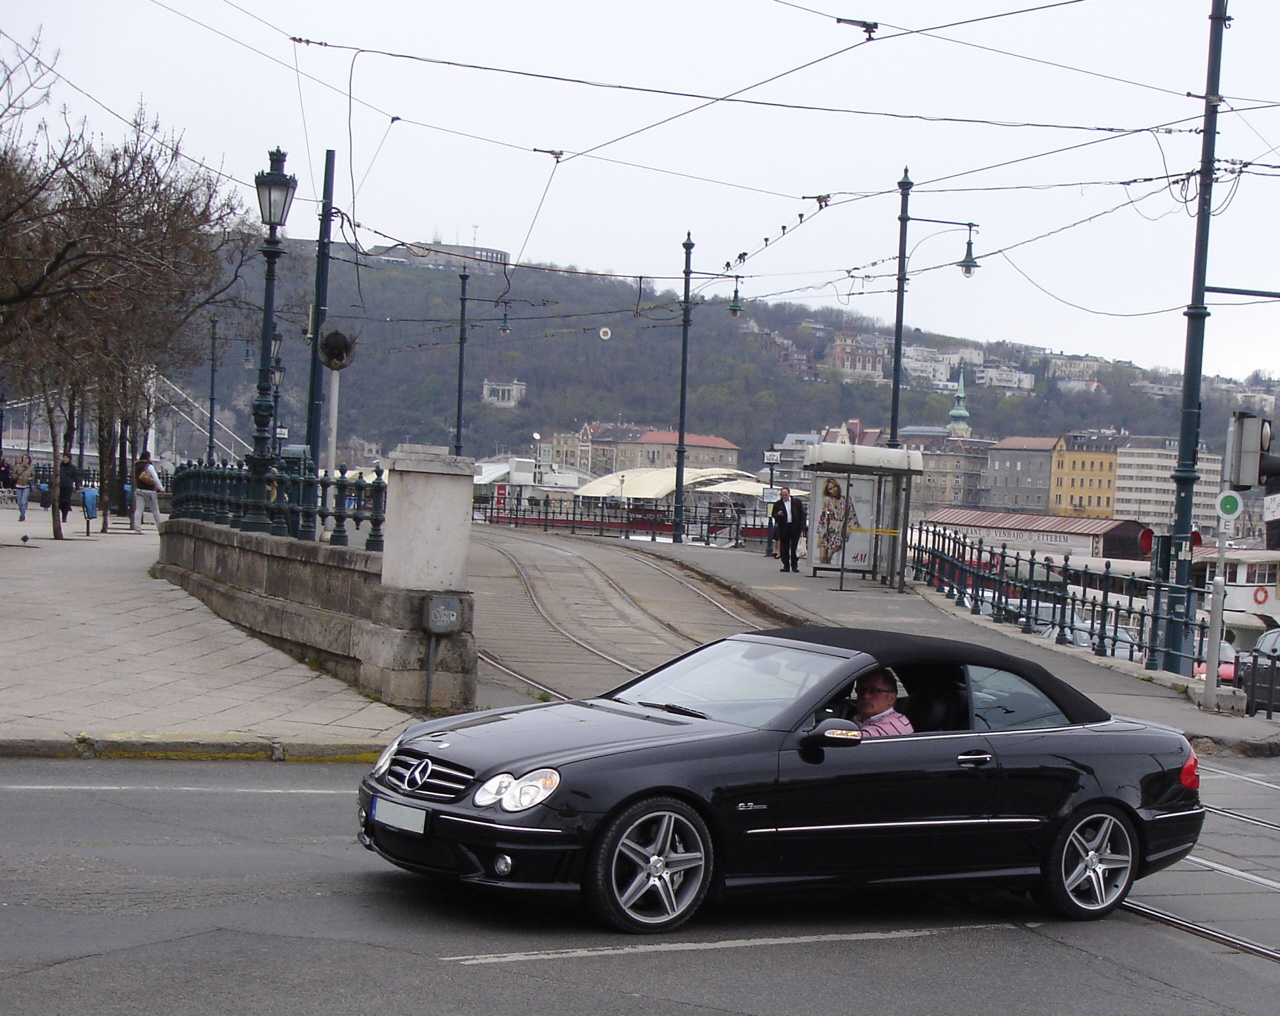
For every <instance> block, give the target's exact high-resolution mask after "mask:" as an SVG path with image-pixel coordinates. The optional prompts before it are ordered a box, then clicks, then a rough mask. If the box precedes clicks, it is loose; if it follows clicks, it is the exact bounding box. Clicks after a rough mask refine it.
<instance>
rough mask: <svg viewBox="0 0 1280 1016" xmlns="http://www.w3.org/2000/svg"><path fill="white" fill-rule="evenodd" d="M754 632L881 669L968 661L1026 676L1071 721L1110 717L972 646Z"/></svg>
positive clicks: (829, 632) (926, 639) (1039, 672)
mask: <svg viewBox="0 0 1280 1016" xmlns="http://www.w3.org/2000/svg"><path fill="white" fill-rule="evenodd" d="M754 634H756V635H763V636H767V637H768V638H775V639H790V640H793V641H796V642H809V643H812V644H815V645H822V646H831V647H833V648H836V649H844V650H848V651H850V652H857V653H866V654H867V655H868V656H871V657H873V658H874V659H875V661H876V662H877V663H879V664H880V665H881V666H884V667H901V666H904V665H905V664H908V663H917V664H918V663H921V662H923V661H934V662H937V663H942V664H948V663H950V664H966V663H967V664H971V665H973V666H976V667H991V668H993V669H996V670H1007V671H1009V672H1011V673H1014V674H1017V675H1018V676H1020V677H1024V678H1026V679H1027V680H1028V681H1030V682H1031V683H1032V684H1033V685H1035V686H1036V687H1037V688H1039V689H1040V690H1041V691H1042V692H1044V693H1045V694H1046V695H1048V696H1049V698H1050V699H1052V700H1053V702H1054V704H1055V705H1056V706H1057V707H1058V708H1059V709H1061V710H1062V712H1063V714H1064V715H1065V716H1066V717H1067V719H1068V720H1070V721H1071V722H1072V723H1100V722H1103V721H1105V720H1109V719H1111V714H1110V713H1108V712H1107V711H1106V710H1105V709H1103V708H1102V707H1101V706H1100V705H1098V704H1097V703H1096V702H1094V701H1093V699H1091V698H1089V697H1087V696H1086V695H1084V694H1083V693H1082V692H1079V691H1077V690H1076V689H1075V688H1073V687H1071V685H1069V684H1067V683H1066V682H1065V681H1063V680H1062V679H1061V678H1057V677H1054V676H1053V675H1052V674H1051V673H1049V671H1047V670H1045V669H1044V667H1042V666H1040V665H1039V664H1038V663H1032V662H1031V661H1030V660H1024V659H1022V658H1021V657H1018V656H1011V655H1009V654H1008V653H1002V652H1000V651H999V650H998V649H988V648H987V647H986V646H980V645H975V644H973V643H971V642H957V641H955V640H953V639H939V638H933V637H932V636H929V635H914V634H912V633H910V632H900V631H882V630H880V629H876V628H827V627H820V626H816V625H815V626H806V627H802V628H774V629H771V630H768V631H759V632H755V633H754ZM909 690H910V689H908V691H909Z"/></svg>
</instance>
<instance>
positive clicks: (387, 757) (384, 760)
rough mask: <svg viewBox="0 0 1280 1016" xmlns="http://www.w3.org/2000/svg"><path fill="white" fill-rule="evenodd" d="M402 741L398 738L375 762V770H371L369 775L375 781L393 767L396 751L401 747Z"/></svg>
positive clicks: (383, 750) (384, 749)
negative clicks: (392, 761) (392, 762)
mask: <svg viewBox="0 0 1280 1016" xmlns="http://www.w3.org/2000/svg"><path fill="white" fill-rule="evenodd" d="M400 741H401V738H399V737H397V738H396V739H395V740H394V741H392V742H391V743H390V744H389V745H387V746H386V747H385V748H383V749H382V754H381V755H379V756H378V761H377V762H375V763H374V764H373V768H372V769H371V770H369V775H370V776H372V777H373V778H374V779H375V780H376V779H377V778H378V777H380V776H381V775H382V774H383V773H385V772H386V771H387V770H388V769H389V768H390V767H391V760H392V759H393V758H395V757H396V750H397V749H398V748H399V747H400Z"/></svg>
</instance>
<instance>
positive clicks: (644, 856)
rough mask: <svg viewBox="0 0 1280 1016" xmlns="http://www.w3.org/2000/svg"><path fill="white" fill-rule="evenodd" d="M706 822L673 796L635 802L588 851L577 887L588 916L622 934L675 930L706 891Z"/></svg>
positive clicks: (708, 864)
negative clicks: (587, 859) (581, 884)
mask: <svg viewBox="0 0 1280 1016" xmlns="http://www.w3.org/2000/svg"><path fill="white" fill-rule="evenodd" d="M712 870H713V849H712V845H711V834H710V833H709V832H708V831H707V825H706V823H705V822H704V821H703V820H702V816H700V815H699V814H698V813H697V812H696V811H695V810H694V809H693V808H691V807H690V806H689V805H687V804H685V803H684V802H683V801H679V800H676V799H675V798H673V797H652V798H649V799H647V800H643V801H638V802H636V803H635V804H633V805H631V807H629V808H627V809H626V810H625V811H623V812H621V813H620V814H618V815H617V816H616V817H615V818H614V819H613V820H612V821H611V822H610V823H609V824H608V825H607V826H606V827H605V830H604V832H603V833H602V834H601V836H600V839H599V840H598V841H597V842H596V845H595V847H594V848H593V849H592V851H591V857H590V860H589V862H588V865H587V872H586V875H585V877H584V879H583V890H584V891H585V893H586V898H587V904H588V906H589V907H590V908H591V910H592V912H593V913H594V914H595V915H596V916H597V917H598V918H600V919H601V920H603V921H604V922H605V923H606V924H609V925H611V926H613V927H615V928H618V929H619V930H621V931H630V932H656V931H669V930H671V929H672V928H676V927H679V926H680V925H681V924H683V923H684V922H685V921H687V920H688V919H689V918H690V917H692V916H693V915H694V913H695V912H696V911H697V909H698V908H699V907H700V906H701V905H702V902H703V900H705V899H706V897H707V890H708V889H709V888H710V886H711V877H712Z"/></svg>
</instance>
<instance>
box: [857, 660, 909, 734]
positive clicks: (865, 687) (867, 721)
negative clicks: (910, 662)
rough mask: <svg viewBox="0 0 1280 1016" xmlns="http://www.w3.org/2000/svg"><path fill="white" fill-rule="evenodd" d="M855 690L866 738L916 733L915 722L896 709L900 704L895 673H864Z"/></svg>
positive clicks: (880, 671) (861, 724)
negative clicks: (912, 722)
mask: <svg viewBox="0 0 1280 1016" xmlns="http://www.w3.org/2000/svg"><path fill="white" fill-rule="evenodd" d="M853 693H854V701H855V702H856V703H857V705H858V723H859V725H860V726H861V727H862V736H863V737H885V736H887V735H890V734H910V733H913V732H914V728H913V727H912V726H911V721H910V720H909V719H907V718H906V717H905V716H903V715H902V713H900V712H898V710H897V709H895V708H894V706H896V705H897V704H898V682H897V681H895V680H894V678H893V675H892V674H890V673H888V672H887V671H884V670H874V671H872V672H871V673H870V674H863V675H862V676H861V677H860V678H858V680H857V681H856V682H855V683H854V686H853Z"/></svg>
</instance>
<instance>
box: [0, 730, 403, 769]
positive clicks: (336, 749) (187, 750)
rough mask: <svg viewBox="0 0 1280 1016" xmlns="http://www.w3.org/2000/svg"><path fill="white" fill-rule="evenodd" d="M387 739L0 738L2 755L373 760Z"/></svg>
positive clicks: (228, 735)
mask: <svg viewBox="0 0 1280 1016" xmlns="http://www.w3.org/2000/svg"><path fill="white" fill-rule="evenodd" d="M384 747H386V745H384V744H382V743H381V742H375V741H327V740H305V739H291V738H272V737H262V736H259V735H257V734H247V733H244V732H242V731H222V732H210V733H146V734H144V733H134V732H119V733H100V734H95V733H88V732H84V733H79V734H67V733H54V732H32V733H29V734H21V735H18V736H12V737H7V738H2V739H0V758H66V759H173V760H183V761H189V762H221V761H239V762H344V763H357V764H369V765H372V764H373V763H374V762H375V761H377V758H378V756H379V755H380V754H381V753H382V749H383V748H384Z"/></svg>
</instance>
